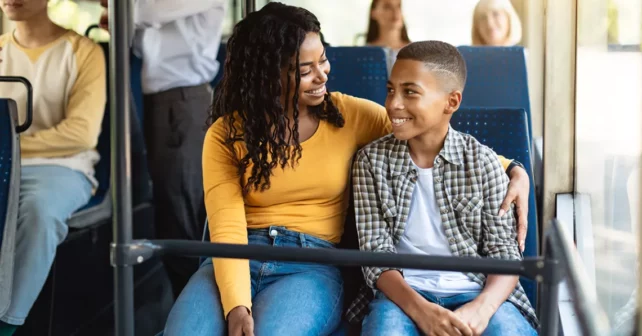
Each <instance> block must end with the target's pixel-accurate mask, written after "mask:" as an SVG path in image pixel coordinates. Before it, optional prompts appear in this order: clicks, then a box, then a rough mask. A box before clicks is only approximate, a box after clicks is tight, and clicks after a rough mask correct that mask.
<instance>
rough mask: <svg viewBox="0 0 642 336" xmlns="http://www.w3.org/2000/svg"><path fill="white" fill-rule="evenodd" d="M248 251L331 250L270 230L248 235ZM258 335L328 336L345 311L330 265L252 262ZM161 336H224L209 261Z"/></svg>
mask: <svg viewBox="0 0 642 336" xmlns="http://www.w3.org/2000/svg"><path fill="white" fill-rule="evenodd" d="M248 241H249V244H252V245H272V246H289V247H302V248H334V246H333V245H332V244H331V243H329V242H327V241H324V240H321V239H319V238H315V237H313V236H309V235H306V234H302V233H298V232H293V231H289V230H286V229H285V228H283V227H277V226H272V227H270V228H269V229H260V230H248ZM250 276H251V280H252V315H253V317H254V333H255V334H256V335H261V336H265V335H297V336H299V335H301V336H304V335H330V334H331V333H332V332H333V331H335V329H337V328H338V326H339V324H340V322H341V315H342V310H343V280H342V278H341V272H340V271H339V269H338V268H337V267H334V266H331V265H318V264H305V263H292V262H280V261H268V262H262V261H256V260H251V261H250ZM164 335H165V336H181V335H190V336H198V335H203V336H216V335H221V336H223V335H227V323H226V321H225V318H224V316H223V308H222V307H221V297H220V294H219V291H218V286H217V285H216V281H215V279H214V271H213V269H212V259H207V260H206V261H205V262H204V263H203V264H202V265H201V267H200V268H199V270H198V271H196V273H195V274H194V275H193V276H192V278H191V279H190V281H189V282H188V283H187V286H186V287H185V288H184V289H183V292H182V293H181V295H180V296H179V297H178V299H177V300H176V303H175V304H174V307H172V311H171V312H170V314H169V317H168V319H167V324H166V325H165V332H164Z"/></svg>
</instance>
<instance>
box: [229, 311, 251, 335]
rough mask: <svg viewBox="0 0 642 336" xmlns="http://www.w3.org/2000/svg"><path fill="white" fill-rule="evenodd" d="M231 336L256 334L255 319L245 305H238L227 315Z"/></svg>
mask: <svg viewBox="0 0 642 336" xmlns="http://www.w3.org/2000/svg"><path fill="white" fill-rule="evenodd" d="M227 330H228V335H229V336H254V319H253V318H252V315H251V314H250V311H249V310H248V309H247V308H246V307H244V306H238V307H236V308H234V309H232V310H231V311H230V313H229V314H228V315H227Z"/></svg>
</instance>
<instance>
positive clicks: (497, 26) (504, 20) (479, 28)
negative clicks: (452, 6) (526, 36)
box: [472, 0, 522, 47]
mask: <svg viewBox="0 0 642 336" xmlns="http://www.w3.org/2000/svg"><path fill="white" fill-rule="evenodd" d="M521 39H522V23H521V21H520V20H519V16H518V15H517V12H516V11H515V8H513V5H512V4H511V2H510V0H480V1H479V2H478V3H477V5H476V6H475V11H474V12H473V28H472V40H473V45H474V46H495V47H501V46H514V45H516V44H518V43H519V42H520V41H521Z"/></svg>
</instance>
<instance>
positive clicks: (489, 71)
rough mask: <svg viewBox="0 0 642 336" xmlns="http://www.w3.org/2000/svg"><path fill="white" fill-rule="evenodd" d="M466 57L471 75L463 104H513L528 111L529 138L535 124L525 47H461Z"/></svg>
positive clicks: (475, 105) (483, 105) (490, 105)
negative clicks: (529, 91)
mask: <svg viewBox="0 0 642 336" xmlns="http://www.w3.org/2000/svg"><path fill="white" fill-rule="evenodd" d="M458 49H459V51H460V52H461V54H462V55H463V56H464V59H465V60H466V68H467V70H468V71H467V72H468V78H467V79H466V87H465V89H464V96H463V98H462V102H461V107H477V106H480V107H510V108H521V109H524V111H526V116H527V117H528V118H527V121H528V140H529V142H531V143H532V139H533V125H532V122H531V105H530V98H529V94H528V74H527V70H526V57H525V54H524V48H523V47H519V46H516V47H471V46H460V47H458Z"/></svg>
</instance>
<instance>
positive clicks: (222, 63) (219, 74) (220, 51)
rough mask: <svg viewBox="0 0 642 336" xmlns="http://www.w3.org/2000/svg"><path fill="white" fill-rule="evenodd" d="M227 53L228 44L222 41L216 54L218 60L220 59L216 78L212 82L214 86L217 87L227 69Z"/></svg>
mask: <svg viewBox="0 0 642 336" xmlns="http://www.w3.org/2000/svg"><path fill="white" fill-rule="evenodd" d="M226 55H227V44H226V43H221V45H220V46H219V47H218V54H217V56H216V60H217V61H218V72H217V73H216V76H215V77H214V79H213V80H212V81H211V82H210V85H212V87H216V85H217V84H218V82H220V81H221V78H223V69H225V56H226Z"/></svg>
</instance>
